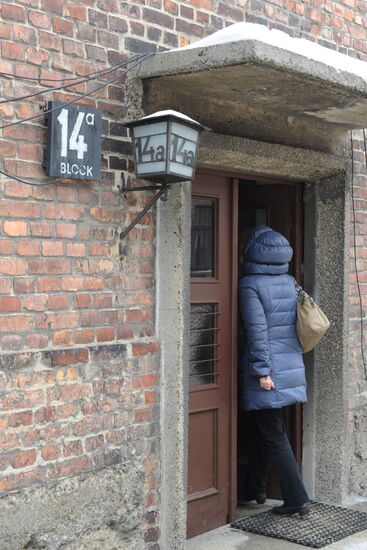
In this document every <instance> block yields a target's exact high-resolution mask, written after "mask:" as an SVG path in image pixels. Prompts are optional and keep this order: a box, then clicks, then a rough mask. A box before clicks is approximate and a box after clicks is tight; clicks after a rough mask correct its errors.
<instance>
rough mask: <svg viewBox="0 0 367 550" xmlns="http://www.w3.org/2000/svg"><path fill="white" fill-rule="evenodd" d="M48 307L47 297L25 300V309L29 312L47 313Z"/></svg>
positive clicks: (33, 296)
mask: <svg viewBox="0 0 367 550" xmlns="http://www.w3.org/2000/svg"><path fill="white" fill-rule="evenodd" d="M46 306H47V296H42V295H39V296H36V295H32V296H26V297H25V298H23V307H24V309H26V310H28V311H45V309H46Z"/></svg>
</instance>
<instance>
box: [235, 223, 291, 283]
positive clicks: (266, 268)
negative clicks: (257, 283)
mask: <svg viewBox="0 0 367 550" xmlns="http://www.w3.org/2000/svg"><path fill="white" fill-rule="evenodd" d="M292 256H293V250H292V247H291V246H290V244H289V242H288V241H287V239H286V238H285V237H284V236H283V235H282V234H281V233H278V232H277V231H274V230H273V229H271V227H268V226H266V225H259V226H257V227H255V228H254V229H253V230H252V231H251V233H250V235H249V238H248V241H247V243H246V244H245V247H244V253H243V257H244V273H245V275H249V274H256V273H263V274H269V275H282V274H284V273H288V268H289V265H288V264H289V262H290V261H291V259H292Z"/></svg>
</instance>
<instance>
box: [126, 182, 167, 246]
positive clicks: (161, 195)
mask: <svg viewBox="0 0 367 550" xmlns="http://www.w3.org/2000/svg"><path fill="white" fill-rule="evenodd" d="M155 189H158V190H159V191H158V193H156V194H155V195H154V196H153V197H152V199H151V200H150V201H149V202H148V204H147V205H146V206H145V207H144V208H143V210H142V211H141V212H140V213H139V214H138V215H137V216H136V217H135V218H134V219H133V221H132V222H131V224H130V225H129V226H128V227H126V229H124V230H123V231H122V232H121V234H120V240H122V239H124V238H125V237H126V235H127V234H128V233H130V231H131V230H132V229H133V228H134V227H135V226H136V224H137V223H139V222H140V220H141V219H142V218H143V217H144V216H145V214H146V213H147V212H148V210H150V209H151V208H152V206H154V204H155V203H156V202H157V200H158V199H162V200H164V201H166V200H167V190H168V185H167V184H166V183H162V184H161V185H146V186H144V187H125V188H124V189H123V191H122V192H123V193H125V191H152V190H155Z"/></svg>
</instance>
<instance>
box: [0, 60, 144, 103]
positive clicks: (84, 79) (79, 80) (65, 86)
mask: <svg viewBox="0 0 367 550" xmlns="http://www.w3.org/2000/svg"><path fill="white" fill-rule="evenodd" d="M143 57H144V58H145V57H146V55H144V56H143V55H140V56H134V58H130V59H128V60H127V61H124V62H123V63H120V64H119V65H118V66H115V67H113V68H109V69H105V70H104V71H102V72H99V73H98V74H97V75H96V73H94V74H95V75H96V76H85V77H81V76H80V77H78V78H77V79H73V80H77V82H73V83H72V84H63V85H62V86H55V87H53V88H50V87H47V88H43V89H42V90H39V91H38V92H33V93H31V94H26V95H22V96H18V97H13V98H11V99H2V100H0V105H3V104H4V103H14V102H16V101H22V100H23V99H30V98H32V97H36V96H38V95H43V94H45V93H47V92H56V91H58V90H65V89H68V88H72V87H73V86H78V85H79V84H84V83H85V82H90V81H92V80H98V79H99V78H101V77H102V76H106V75H108V74H110V73H112V72H114V71H118V70H119V69H122V68H123V67H125V65H128V64H129V63H132V62H133V61H136V60H137V59H142V58H143ZM1 74H3V73H0V75H1ZM92 74H93V73H92Z"/></svg>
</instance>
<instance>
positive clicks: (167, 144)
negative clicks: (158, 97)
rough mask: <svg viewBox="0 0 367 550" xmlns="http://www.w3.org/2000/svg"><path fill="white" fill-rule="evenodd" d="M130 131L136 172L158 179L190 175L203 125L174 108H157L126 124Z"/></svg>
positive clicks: (173, 179)
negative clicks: (151, 112) (156, 110)
mask: <svg viewBox="0 0 367 550" xmlns="http://www.w3.org/2000/svg"><path fill="white" fill-rule="evenodd" d="M126 126H127V127H128V128H131V130H132V133H133V136H132V137H133V144H134V158H135V170H136V175H137V176H138V177H139V178H142V179H145V180H151V181H159V182H162V183H165V184H167V183H177V182H180V181H185V180H192V179H194V175H195V166H196V158H197V150H198V143H199V136H200V133H201V132H202V130H203V129H204V128H203V126H202V125H201V124H199V123H198V122H196V121H195V120H193V119H192V118H190V117H188V116H186V115H183V114H181V113H178V112H177V111H171V110H168V111H159V112H157V113H153V114H152V115H148V116H146V117H144V118H141V119H139V120H136V121H134V122H130V123H128V124H126Z"/></svg>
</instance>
